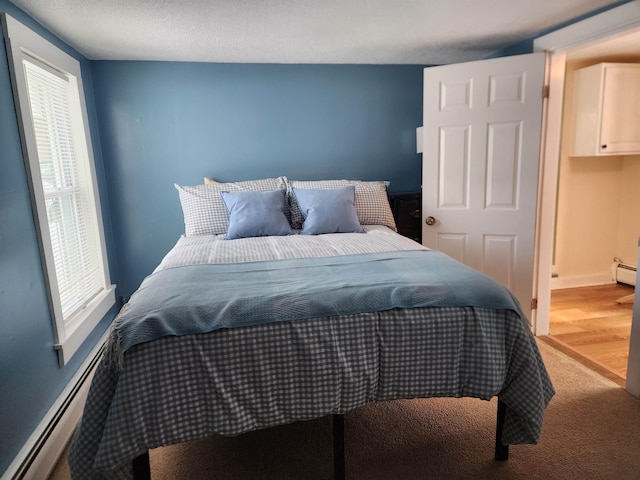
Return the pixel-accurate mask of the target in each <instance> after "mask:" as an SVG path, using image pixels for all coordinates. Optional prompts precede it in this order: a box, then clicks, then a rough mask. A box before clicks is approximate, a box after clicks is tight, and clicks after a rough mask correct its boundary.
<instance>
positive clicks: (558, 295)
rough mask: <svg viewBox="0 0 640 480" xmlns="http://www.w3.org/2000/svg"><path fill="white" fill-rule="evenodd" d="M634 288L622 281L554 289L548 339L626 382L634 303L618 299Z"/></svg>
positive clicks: (598, 368) (601, 370) (613, 378)
mask: <svg viewBox="0 0 640 480" xmlns="http://www.w3.org/2000/svg"><path fill="white" fill-rule="evenodd" d="M633 291H634V288H633V287H630V286H628V285H623V284H612V285H598V286H595V287H581V288H567V289H562V290H553V291H552V292H551V319H550V320H551V324H550V333H551V334H550V336H549V337H548V340H549V341H550V342H549V343H553V344H554V345H556V346H558V347H560V348H561V349H562V350H564V351H565V352H566V353H569V354H570V355H571V356H572V357H574V358H576V359H577V360H580V361H581V362H582V363H584V364H585V365H587V366H589V367H591V368H593V369H595V370H597V371H599V372H600V373H602V374H604V375H605V376H607V377H609V378H610V379H612V380H614V381H615V382H616V383H618V384H619V385H622V386H624V383H625V379H626V376H627V359H628V357H629V336H630V334H631V315H632V310H633V304H632V303H630V302H629V303H622V304H619V303H616V300H617V299H619V298H621V297H624V296H626V295H630V294H632V293H633Z"/></svg>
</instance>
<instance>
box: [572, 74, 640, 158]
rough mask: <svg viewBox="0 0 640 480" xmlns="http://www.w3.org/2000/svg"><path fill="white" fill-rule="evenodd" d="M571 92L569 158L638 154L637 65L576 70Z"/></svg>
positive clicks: (639, 107) (639, 99) (639, 82)
mask: <svg viewBox="0 0 640 480" xmlns="http://www.w3.org/2000/svg"><path fill="white" fill-rule="evenodd" d="M573 92H574V93H573V127H574V138H573V145H572V149H571V150H572V153H571V155H572V156H575V157H593V156H601V155H635V154H639V153H640V64H637V63H599V64H597V65H592V66H590V67H586V68H582V69H580V70H576V72H575V79H574V90H573Z"/></svg>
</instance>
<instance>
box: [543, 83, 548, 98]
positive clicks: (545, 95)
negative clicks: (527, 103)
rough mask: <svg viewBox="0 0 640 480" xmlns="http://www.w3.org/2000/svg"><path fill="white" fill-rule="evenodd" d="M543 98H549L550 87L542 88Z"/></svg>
mask: <svg viewBox="0 0 640 480" xmlns="http://www.w3.org/2000/svg"><path fill="white" fill-rule="evenodd" d="M542 98H549V85H544V86H543V87H542Z"/></svg>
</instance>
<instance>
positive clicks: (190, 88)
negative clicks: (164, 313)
mask: <svg viewBox="0 0 640 480" xmlns="http://www.w3.org/2000/svg"><path fill="white" fill-rule="evenodd" d="M92 67H93V74H94V88H95V98H96V105H97V111H98V119H99V124H100V135H101V140H102V148H103V150H102V153H103V156H104V163H105V170H106V176H107V184H108V185H109V188H110V201H111V203H110V208H111V215H112V224H113V235H114V240H115V244H116V251H117V256H118V258H117V262H118V271H119V273H120V282H119V293H120V294H124V295H126V296H128V295H130V294H131V293H132V292H133V291H134V290H135V289H136V288H137V287H138V285H139V284H140V282H141V281H142V279H143V278H144V276H146V275H148V274H149V273H150V272H151V271H152V270H153V268H154V267H155V266H156V265H157V264H158V263H159V261H160V260H161V259H162V256H163V255H164V253H166V252H167V250H169V248H171V246H173V244H174V243H175V242H176V240H177V239H178V237H179V236H180V234H181V233H183V232H184V224H183V221H182V211H181V209H180V203H179V200H178V194H177V191H176V190H175V188H174V187H173V184H174V183H179V184H185V185H193V184H198V183H202V181H203V177H204V176H209V177H213V178H215V179H217V180H221V181H234V180H246V179H255V178H263V177H271V176H279V175H286V176H287V177H289V178H291V179H325V178H358V179H364V180H389V181H391V186H390V191H392V192H402V191H419V189H420V184H421V179H420V175H421V173H420V172H421V158H420V156H419V155H417V154H416V143H415V129H416V127H418V126H419V125H421V124H422V67H421V66H415V65H414V66H371V65H366V66H365V65H263V64H206V63H177V62H175V63H174V62H112V61H101V62H93V65H92Z"/></svg>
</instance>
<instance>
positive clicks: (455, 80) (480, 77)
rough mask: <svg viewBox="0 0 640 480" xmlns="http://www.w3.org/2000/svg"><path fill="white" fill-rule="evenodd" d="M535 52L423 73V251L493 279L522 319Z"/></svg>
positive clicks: (533, 168)
mask: <svg viewBox="0 0 640 480" xmlns="http://www.w3.org/2000/svg"><path fill="white" fill-rule="evenodd" d="M544 71H545V56H544V54H543V53H535V54H530V55H518V56H513V57H504V58H496V59H491V60H482V61H478V62H469V63H461V64H455V65H446V66H441V67H429V68H425V70H424V112H423V153H422V199H423V200H422V202H423V205H422V206H423V208H422V215H423V224H422V238H423V243H424V244H425V245H426V246H428V247H431V248H433V249H436V250H441V251H443V252H444V253H446V254H448V255H450V256H451V257H453V258H455V259H457V260H459V261H461V262H462V263H465V264H467V265H469V266H470V267H473V268H475V269H477V270H480V271H481V272H484V273H486V274H487V275H489V276H491V277H493V278H494V279H496V280H497V281H499V282H500V283H502V284H503V285H505V286H506V287H508V288H509V289H510V290H511V291H512V292H513V293H514V294H515V296H516V297H517V298H518V300H519V301H520V304H521V306H522V309H523V313H524V314H525V315H527V318H531V300H532V298H533V278H534V247H535V229H536V199H537V189H538V165H539V161H540V132H541V122H542V96H543V95H542V92H543V84H544Z"/></svg>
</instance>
